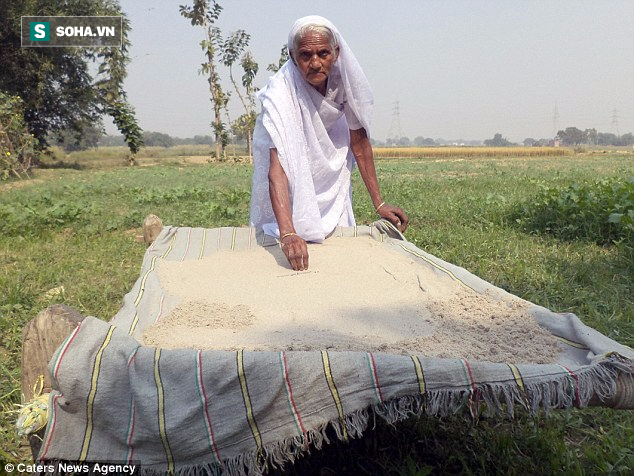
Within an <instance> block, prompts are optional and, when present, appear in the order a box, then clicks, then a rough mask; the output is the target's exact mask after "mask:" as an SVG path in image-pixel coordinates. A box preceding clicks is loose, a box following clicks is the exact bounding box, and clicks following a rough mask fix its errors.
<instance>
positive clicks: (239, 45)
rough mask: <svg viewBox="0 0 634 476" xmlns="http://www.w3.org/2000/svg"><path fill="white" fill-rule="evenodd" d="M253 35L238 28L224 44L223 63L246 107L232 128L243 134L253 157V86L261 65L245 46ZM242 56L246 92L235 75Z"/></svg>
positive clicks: (249, 152)
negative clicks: (238, 61)
mask: <svg viewBox="0 0 634 476" xmlns="http://www.w3.org/2000/svg"><path fill="white" fill-rule="evenodd" d="M250 39H251V36H250V35H249V34H248V33H246V32H245V31H244V30H238V31H235V32H234V33H232V34H231V35H230V36H229V38H227V39H226V40H225V42H224V44H223V45H222V63H223V64H224V65H225V66H227V67H228V68H229V78H230V79H231V84H233V88H234V90H235V92H236V94H237V95H238V98H239V99H240V102H241V103H242V107H243V108H244V114H243V115H241V116H240V117H239V118H238V119H237V120H236V121H235V122H234V123H233V124H232V130H233V131H234V133H236V135H237V136H243V137H245V138H246V140H247V154H248V155H249V157H251V153H252V152H251V151H252V149H253V146H252V135H253V129H254V128H255V119H256V112H255V91H256V88H255V87H254V86H253V80H254V79H255V76H256V75H257V74H258V69H259V66H258V64H257V63H256V62H255V60H254V59H253V56H252V55H251V53H250V52H249V51H245V48H246V47H247V46H248V45H249V40H250ZM238 58H240V65H241V66H242V70H243V71H244V74H243V75H242V86H243V87H244V94H242V92H241V90H240V88H239V87H238V83H237V82H236V80H235V78H234V77H233V68H232V67H233V65H234V63H235V62H236V61H237V60H238Z"/></svg>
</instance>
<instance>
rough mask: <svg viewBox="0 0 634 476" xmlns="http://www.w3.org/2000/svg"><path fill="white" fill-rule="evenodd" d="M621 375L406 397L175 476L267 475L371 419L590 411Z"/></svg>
mask: <svg viewBox="0 0 634 476" xmlns="http://www.w3.org/2000/svg"><path fill="white" fill-rule="evenodd" d="M621 373H622V374H625V375H627V376H628V377H631V376H634V363H633V362H632V361H631V360H628V359H626V358H623V357H621V356H619V355H617V354H610V355H607V356H603V358H602V360H601V361H600V362H596V363H595V364H594V365H591V366H588V367H586V368H584V369H581V370H580V371H579V372H577V373H574V374H573V373H572V372H570V375H565V374H564V375H562V376H561V377H557V378H555V379H553V380H552V381H549V382H542V383H537V384H529V385H526V387H525V388H524V389H521V388H520V387H518V386H517V385H515V384H480V385H478V386H477V391H475V392H473V391H471V390H467V389H457V390H438V391H434V390H432V391H428V392H426V393H425V394H423V395H408V396H402V397H399V398H395V399H392V400H389V401H386V402H383V403H381V404H377V405H374V406H371V407H369V408H363V409H359V410H356V411H354V412H351V413H349V414H347V415H345V416H344V418H343V419H340V418H336V419H334V420H332V421H330V422H328V423H326V424H324V425H322V426H320V427H318V428H315V429H312V430H310V431H308V432H307V433H305V434H302V435H297V436H294V437H292V438H288V439H285V440H282V441H276V442H272V443H268V444H266V445H264V446H263V447H262V449H261V450H260V451H254V452H249V453H244V454H241V455H239V456H237V457H235V458H231V459H228V460H224V461H222V463H220V464H216V463H208V464H199V465H192V466H187V467H177V468H176V470H175V471H174V475H175V476H203V475H214V476H216V475H217V476H220V475H222V476H242V475H246V474H248V475H254V476H262V475H264V474H266V473H267V472H268V471H269V470H270V469H273V468H283V467H284V466H285V465H286V464H289V463H290V464H293V463H294V462H295V461H296V460H297V459H298V458H299V457H301V456H304V455H305V454H307V453H310V450H311V449H312V448H314V449H316V450H320V449H321V448H322V447H323V444H324V443H326V444H328V443H330V441H329V438H328V436H327V431H328V429H332V430H333V431H334V433H335V435H336V436H337V438H338V439H339V440H342V441H345V440H347V439H348V438H359V437H361V436H362V435H363V432H364V431H365V430H366V429H367V428H368V426H369V423H370V422H371V417H372V418H374V416H375V415H378V416H379V417H381V418H382V419H383V420H385V422H387V423H388V424H395V423H397V422H399V421H403V420H406V419H408V418H410V417H420V416H422V415H429V416H441V417H442V416H448V415H451V414H456V413H458V412H459V411H464V410H465V409H468V410H469V411H470V413H471V415H472V417H473V418H475V419H477V418H478V416H479V415H480V413H481V412H484V414H485V415H487V416H494V415H506V416H508V417H510V418H513V417H514V410H515V406H516V405H519V406H520V407H521V408H522V409H524V410H525V411H527V412H528V413H530V414H537V413H539V412H540V411H542V412H544V413H545V414H548V412H549V411H550V410H553V409H564V408H571V407H585V406H587V405H588V403H589V402H590V400H591V399H592V398H593V396H594V398H597V397H598V398H599V399H601V401H608V400H609V399H611V398H613V397H614V396H615V393H616V388H617V385H616V380H617V378H618V377H619V374H621ZM48 463H50V462H48ZM136 474H140V475H143V476H159V475H160V476H164V475H166V474H167V472H165V471H157V470H155V469H153V468H150V467H144V466H141V467H140V470H139V471H138V472H137V473H136Z"/></svg>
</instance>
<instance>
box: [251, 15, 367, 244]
mask: <svg viewBox="0 0 634 476" xmlns="http://www.w3.org/2000/svg"><path fill="white" fill-rule="evenodd" d="M309 24H315V25H323V26H326V27H328V28H329V29H330V30H331V31H332V32H333V34H334V35H335V37H336V40H337V43H338V45H339V57H338V58H337V60H336V62H335V63H334V64H333V66H332V68H331V71H330V76H329V78H328V89H330V90H332V89H337V88H343V97H344V98H345V102H346V103H347V107H348V108H349V109H350V110H351V111H352V112H353V113H354V115H355V116H356V118H357V119H358V121H359V123H360V124H361V125H362V126H363V127H364V128H365V129H366V131H368V132H369V125H370V118H371V114H372V104H373V97H372V92H371V90H370V85H369V83H368V80H367V78H366V77H365V74H364V73H363V71H362V69H361V66H360V65H359V63H358V61H357V59H356V58H355V57H354V55H353V53H352V51H351V50H350V48H349V47H348V44H347V43H346V42H345V40H344V39H343V37H342V36H341V34H340V33H339V31H338V30H337V28H336V27H335V26H334V25H333V24H332V23H331V22H330V21H328V20H327V19H325V18H323V17H319V16H308V17H304V18H300V19H299V20H297V21H296V22H295V24H294V25H293V28H292V29H291V32H290V34H289V40H288V41H289V43H288V48H289V50H291V49H292V48H293V45H292V42H293V40H294V38H295V36H296V34H297V32H298V31H299V30H300V28H302V27H303V26H305V25H309ZM258 98H259V99H260V101H261V102H262V114H261V115H260V116H259V117H258V121H257V124H256V129H255V133H254V137H253V143H254V150H253V161H254V173H253V189H252V194H251V226H255V227H257V228H263V229H264V231H265V232H266V233H269V234H273V235H276V234H278V233H279V230H278V228H277V223H276V221H275V215H274V213H273V209H272V206H271V200H270V196H269V189H268V170H269V164H270V156H269V149H270V148H271V147H274V148H276V149H277V152H278V156H279V159H280V163H281V165H282V168H283V169H284V172H285V173H286V176H287V178H288V182H289V191H290V195H291V204H292V208H293V225H294V226H295V230H296V232H297V233H298V234H299V235H300V236H301V237H302V238H304V239H305V240H307V241H317V242H319V241H323V239H324V238H325V237H326V236H327V235H328V234H329V233H330V232H332V230H334V228H335V227H336V226H337V225H344V226H353V225H354V215H353V213H352V202H351V196H350V193H351V190H350V189H351V187H350V174H351V171H352V167H353V165H354V157H353V155H352V152H351V151H350V148H349V146H350V137H349V131H348V124H347V122H346V119H345V117H344V115H343V112H342V111H341V110H340V109H339V108H338V107H337V106H336V105H333V104H332V103H330V102H329V101H327V100H325V99H324V98H322V97H321V96H320V95H319V93H317V92H316V90H315V89H314V88H313V87H312V86H311V85H310V84H309V83H308V82H307V81H306V80H305V79H304V78H303V76H302V74H301V72H300V71H299V70H298V69H297V67H296V66H295V64H294V63H293V61H292V59H289V61H287V62H286V63H285V64H284V66H282V68H281V69H280V70H279V71H278V72H277V73H276V74H275V75H274V76H273V77H272V78H270V80H269V83H268V84H267V86H266V87H264V88H263V89H262V90H260V92H259V93H258Z"/></svg>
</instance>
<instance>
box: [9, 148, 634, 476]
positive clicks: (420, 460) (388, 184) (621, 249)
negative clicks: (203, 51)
mask: <svg viewBox="0 0 634 476" xmlns="http://www.w3.org/2000/svg"><path fill="white" fill-rule="evenodd" d="M165 154H167V152H166V153H165ZM179 155H180V154H179ZM195 155H197V154H186V153H184V154H182V155H180V157H177V156H176V154H172V156H169V154H167V155H166V156H165V157H157V158H155V160H153V162H152V164H154V165H153V166H151V167H134V168H129V167H124V166H123V164H124V163H125V161H123V160H119V158H117V157H114V158H113V157H110V158H107V157H101V156H93V157H87V156H84V157H82V156H81V155H77V156H73V157H72V160H64V163H65V164H66V165H71V168H61V167H57V168H52V169H40V170H36V171H35V172H34V173H33V177H32V179H30V180H27V181H13V182H10V183H0V412H1V414H0V460H12V461H22V462H24V461H26V460H27V459H28V456H29V451H28V448H27V447H26V441H24V440H20V439H19V438H18V437H17V436H16V434H15V432H14V429H13V422H14V419H15V415H14V414H13V413H12V411H13V410H14V409H15V404H16V403H19V402H20V390H19V386H20V371H19V364H20V350H21V349H20V346H21V333H22V327H23V326H24V324H25V323H26V322H27V321H28V320H30V319H31V318H32V317H34V316H35V315H36V314H37V312H39V311H40V310H42V309H44V308H46V307H47V306H48V305H50V304H53V303H58V302H61V303H65V304H68V305H70V306H72V307H74V308H76V309H77V310H79V311H80V312H81V313H83V314H85V315H93V316H97V317H100V318H103V319H106V320H107V319H109V318H110V317H111V316H113V315H114V314H115V313H116V311H117V310H118V309H119V307H120V305H121V302H122V298H123V296H124V295H125V294H126V293H127V292H128V290H129V289H130V288H131V287H132V285H133V283H134V281H135V280H136V278H137V277H138V273H139V268H140V264H141V260H142V257H143V253H144V251H145V248H144V246H143V245H142V244H139V243H138V242H137V241H136V237H137V236H138V235H140V234H141V228H140V226H141V223H142V221H143V218H144V217H145V216H146V215H147V214H149V213H155V214H157V215H159V216H160V217H161V218H162V219H163V221H164V222H165V223H166V224H172V225H192V226H205V227H217V226H226V225H244V224H246V223H247V222H248V209H249V196H250V180H251V167H250V166H249V165H248V164H222V163H213V164H207V163H203V164H194V163H192V162H195V161H191V160H187V159H188V157H189V156H195ZM203 155H204V154H203ZM382 155H386V154H382ZM141 163H142V165H143V162H142V161H141ZM58 165H59V164H58ZM148 165H149V164H148ZM377 170H378V174H379V177H380V181H381V184H382V191H383V196H384V198H385V200H386V201H388V202H390V203H395V204H398V205H400V206H402V207H403V208H405V209H406V211H407V213H408V214H409V215H410V218H411V224H410V228H409V230H408V231H407V233H406V236H407V238H408V239H409V240H410V241H412V242H413V243H415V244H416V245H417V246H418V247H420V248H422V249H424V250H426V251H428V252H430V253H432V254H434V255H436V256H438V257H440V258H442V259H444V260H446V261H449V262H452V263H455V264H457V265H459V266H462V267H464V268H466V269H468V270H469V271H471V272H473V273H474V274H476V275H478V276H480V277H482V278H484V279H485V280H487V281H490V282H492V283H493V284H495V285H497V286H500V287H502V288H504V289H506V290H507V291H509V292H511V293H513V294H516V295H518V296H520V297H522V298H524V299H527V300H530V301H532V302H534V303H536V304H540V305H543V306H546V307H548V308H550V309H552V310H554V311H557V312H574V313H575V314H577V315H578V316H580V317H581V319H582V320H583V321H584V322H585V323H587V324H589V325H590V326H592V327H594V328H596V329H597V330H599V331H600V332H602V333H604V334H606V335H607V336H609V337H611V338H614V339H616V340H618V341H620V342H621V343H623V344H627V345H629V346H634V297H633V296H634V286H633V284H634V259H633V250H632V242H631V241H628V240H627V239H625V240H620V242H619V243H616V244H608V245H606V244H597V242H596V240H593V239H592V237H589V236H577V237H573V238H567V239H566V240H563V239H562V238H560V237H558V236H555V235H553V233H552V230H550V233H549V232H544V231H543V230H540V229H539V227H537V226H535V225H534V221H531V220H533V218H534V217H529V216H528V215H527V213H528V212H527V211H529V212H530V210H534V209H536V207H538V206H539V204H540V203H541V202H540V200H543V197H544V196H547V195H544V190H548V189H561V190H568V191H570V190H573V191H574V190H577V188H574V187H576V186H577V185H580V184H581V185H583V184H591V183H595V182H597V181H598V180H602V181H605V183H613V182H614V183H616V182H623V181H624V180H625V178H626V177H628V176H629V177H634V156H632V155H631V154H623V153H619V154H610V153H607V154H606V153H599V154H572V153H568V154H567V155H564V156H543V157H539V156H531V157H528V156H521V155H520V156H513V157H506V156H493V157H488V156H472V157H468V158H465V156H443V157H431V158H425V157H420V158H410V159H406V158H400V159H396V158H379V159H377ZM353 187H354V194H355V201H354V207H355V214H356V216H357V221H358V222H359V223H361V224H363V223H369V222H371V221H373V220H374V219H375V218H376V217H375V214H374V210H373V207H372V204H371V202H370V200H369V198H368V196H367V192H366V191H365V190H364V188H363V185H362V183H361V180H360V178H359V176H358V174H357V173H355V176H354V183H353ZM570 187H573V188H570ZM568 193H569V194H572V193H571V192H568ZM572 195H574V194H572ZM531 223H533V224H532V225H531ZM617 241H618V240H617ZM62 287H63V288H62ZM51 289H63V292H58V293H47V291H49V290H51ZM633 473H634V415H633V414H632V412H631V411H614V410H609V409H602V408H590V409H584V410H569V411H568V410H567V411H557V412H553V413H551V414H549V415H548V416H544V415H539V416H529V415H524V414H519V415H517V418H516V419H515V420H505V419H501V418H495V419H481V420H480V421H479V422H477V423H475V422H472V421H471V420H470V419H469V418H468V417H467V416H465V415H464V414H460V415H456V416H453V417H450V418H444V419H435V418H434V419H431V418H422V419H420V420H414V421H408V422H405V423H403V424H399V425H398V426H395V427H391V426H388V425H384V424H382V423H381V422H380V421H377V424H376V426H375V427H374V428H373V429H371V430H368V432H367V433H366V436H365V437H364V438H362V439H359V440H356V441H352V442H351V443H349V444H343V443H333V444H332V445H331V446H329V447H328V448H326V449H325V450H324V451H321V452H313V454H312V455H310V456H309V457H306V458H303V459H301V460H300V461H299V462H298V463H297V465H296V466H295V467H294V468H289V469H287V471H286V473H284V474H326V475H330V474H333V475H334V474H373V475H374V474H376V475H380V474H381V475H382V474H394V475H401V474H402V475H426V474H505V475H506V474H510V475H513V474H518V475H519V474H633ZM280 474H281V473H280Z"/></svg>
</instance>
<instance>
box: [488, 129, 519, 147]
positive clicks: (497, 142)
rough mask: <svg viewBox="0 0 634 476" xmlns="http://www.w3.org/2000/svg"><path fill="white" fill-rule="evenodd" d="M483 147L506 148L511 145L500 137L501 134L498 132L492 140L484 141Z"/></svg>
mask: <svg viewBox="0 0 634 476" xmlns="http://www.w3.org/2000/svg"><path fill="white" fill-rule="evenodd" d="M484 145H486V146H487V147H508V146H511V145H513V143H512V142H509V141H508V140H506V138H504V137H502V134H500V133H499V132H498V133H496V134H495V135H494V136H493V139H487V140H485V141H484Z"/></svg>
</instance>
